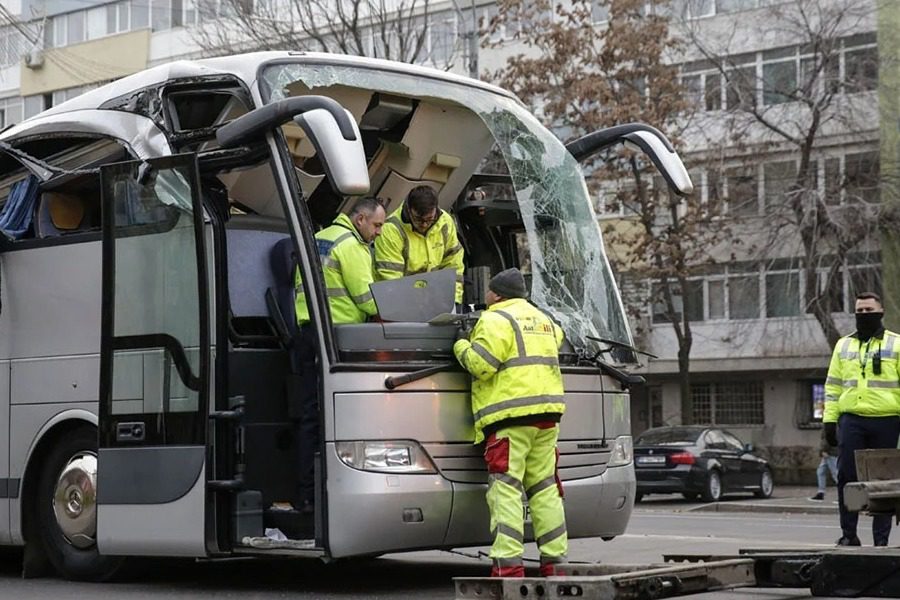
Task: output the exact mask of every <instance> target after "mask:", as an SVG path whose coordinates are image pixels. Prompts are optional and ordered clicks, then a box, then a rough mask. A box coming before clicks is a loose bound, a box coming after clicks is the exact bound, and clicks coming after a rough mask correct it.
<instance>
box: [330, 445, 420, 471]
mask: <svg viewBox="0 0 900 600" xmlns="http://www.w3.org/2000/svg"><path fill="white" fill-rule="evenodd" d="M335 445H336V446H337V453H338V456H339V457H340V459H341V461H342V462H343V463H344V464H345V465H347V466H348V467H353V468H354V469H359V470H361V471H375V472H379V473H437V468H435V466H434V463H433V462H431V458H429V457H428V454H426V453H425V450H424V449H423V448H422V446H420V445H419V444H417V443H416V442H410V441H399V440H398V441H389V442H337V443H336V444H335Z"/></svg>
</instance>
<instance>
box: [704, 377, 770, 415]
mask: <svg viewBox="0 0 900 600" xmlns="http://www.w3.org/2000/svg"><path fill="white" fill-rule="evenodd" d="M691 399H692V403H693V408H694V414H693V422H694V423H697V424H699V425H763V424H764V423H765V411H764V401H763V385H762V383H761V382H759V381H734V382H712V383H698V384H694V385H692V386H691Z"/></svg>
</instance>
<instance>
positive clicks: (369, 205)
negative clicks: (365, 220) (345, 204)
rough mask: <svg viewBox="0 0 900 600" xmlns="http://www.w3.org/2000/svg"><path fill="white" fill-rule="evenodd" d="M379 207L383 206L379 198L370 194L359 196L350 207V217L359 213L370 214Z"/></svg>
mask: <svg viewBox="0 0 900 600" xmlns="http://www.w3.org/2000/svg"><path fill="white" fill-rule="evenodd" d="M379 208H384V203H383V202H382V201H381V199H380V198H375V197H372V196H366V197H364V198H360V199H359V200H357V201H356V203H355V204H354V205H353V207H352V208H351V209H350V218H353V217H355V216H356V215H359V214H365V215H366V216H369V215H372V214H373V213H375V211H377V210H378V209H379Z"/></svg>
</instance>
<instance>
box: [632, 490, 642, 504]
mask: <svg viewBox="0 0 900 600" xmlns="http://www.w3.org/2000/svg"><path fill="white" fill-rule="evenodd" d="M643 499H644V495H643V494H641V493H640V492H638V493H637V494H635V495H634V503H635V504H637V503H638V502H640V501H641V500H643Z"/></svg>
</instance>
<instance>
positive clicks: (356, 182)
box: [294, 109, 370, 196]
mask: <svg viewBox="0 0 900 600" xmlns="http://www.w3.org/2000/svg"><path fill="white" fill-rule="evenodd" d="M346 112H347V117H348V119H349V121H350V123H351V125H352V126H353V131H354V134H355V135H354V137H353V139H348V138H347V137H345V136H344V134H343V133H342V131H341V128H340V127H339V126H338V123H337V121H335V119H334V117H332V116H331V113H329V112H328V111H327V110H324V109H315V110H311V111H308V112H305V113H303V114H300V115H297V116H296V117H294V122H296V123H297V125H299V126H300V127H301V128H302V129H303V131H304V132H305V133H306V136H307V137H308V138H309V140H310V141H311V142H312V145H313V147H314V148H315V149H316V153H317V154H318V155H319V159H320V162H321V163H322V166H323V167H324V169H325V175H326V176H327V177H328V181H329V182H330V183H331V187H332V188H333V189H334V191H335V192H337V193H339V194H344V195H347V196H358V195H361V194H365V193H366V192H368V191H369V186H370V183H369V167H368V165H367V164H366V154H365V151H364V150H363V144H362V136H360V134H359V129H358V128H357V126H356V121H355V120H354V119H353V115H351V114H350V111H346Z"/></svg>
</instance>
